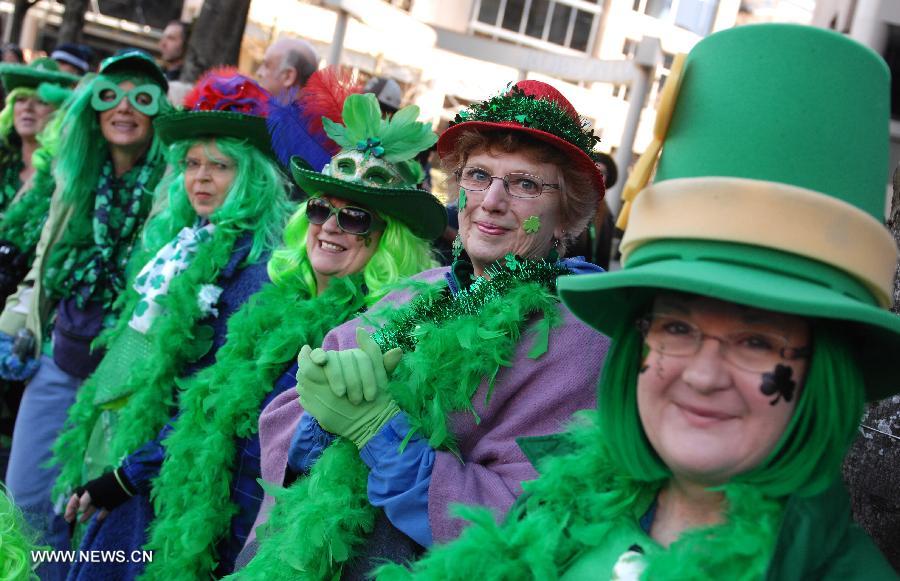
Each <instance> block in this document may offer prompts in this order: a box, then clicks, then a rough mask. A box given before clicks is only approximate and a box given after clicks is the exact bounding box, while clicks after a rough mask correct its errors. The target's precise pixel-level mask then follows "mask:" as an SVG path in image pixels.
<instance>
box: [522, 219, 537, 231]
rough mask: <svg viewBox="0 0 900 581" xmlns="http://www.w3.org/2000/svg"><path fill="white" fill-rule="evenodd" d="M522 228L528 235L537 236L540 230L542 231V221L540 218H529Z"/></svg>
mask: <svg viewBox="0 0 900 581" xmlns="http://www.w3.org/2000/svg"><path fill="white" fill-rule="evenodd" d="M522 228H524V229H525V233H526V234H535V233H536V232H537V231H538V230H540V229H541V219H540V217H538V216H529V217H528V218H526V219H525V221H524V222H522Z"/></svg>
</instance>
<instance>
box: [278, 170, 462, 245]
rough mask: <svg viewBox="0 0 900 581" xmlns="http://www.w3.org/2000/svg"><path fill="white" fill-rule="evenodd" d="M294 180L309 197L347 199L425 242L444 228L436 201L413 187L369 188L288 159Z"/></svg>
mask: <svg viewBox="0 0 900 581" xmlns="http://www.w3.org/2000/svg"><path fill="white" fill-rule="evenodd" d="M291 173H292V174H293V176H294V181H295V182H297V185H298V186H300V187H301V188H302V189H303V191H305V192H306V193H307V194H309V195H310V196H318V195H323V196H329V197H335V198H340V199H342V200H347V201H348V202H353V203H356V204H359V205H361V206H364V207H366V208H369V209H372V210H375V211H376V212H378V213H379V214H382V215H387V216H390V217H391V218H395V219H397V220H399V221H400V222H402V223H403V224H404V225H406V227H407V228H409V229H410V230H411V231H412V233H413V234H415V235H416V236H418V237H419V238H423V239H425V240H434V239H436V238H438V237H439V236H440V235H441V234H442V233H443V232H444V229H445V228H446V227H447V211H446V209H444V205H443V204H441V202H440V200H438V199H437V198H435V197H434V196H433V195H432V194H430V193H428V192H426V191H425V190H420V189H417V188H414V187H400V186H397V187H372V186H367V185H365V184H363V183H360V182H357V181H350V180H343V179H340V178H335V177H332V176H330V175H326V174H324V173H319V172H315V171H312V170H311V169H309V166H308V165H307V164H306V162H304V161H303V159H302V158H300V157H297V156H294V157H293V158H291Z"/></svg>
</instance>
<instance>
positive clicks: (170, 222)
mask: <svg viewBox="0 0 900 581" xmlns="http://www.w3.org/2000/svg"><path fill="white" fill-rule="evenodd" d="M157 91H158V88H157ZM151 93H153V92H152V91H149V90H148V89H147V88H146V87H137V88H135V89H133V90H131V92H130V93H129V94H127V95H126V97H127V98H128V99H129V100H133V101H134V103H133V104H134V105H135V106H136V107H137V106H142V107H143V106H146V105H147V103H146V99H145V98H146V97H148V96H152V95H151ZM114 94H116V87H115V86H106V87H102V88H101V89H100V90H99V91H97V92H95V96H96V97H97V98H98V99H99V100H100V101H101V102H105V100H106V99H108V98H111V97H110V95H114ZM157 96H158V93H157ZM121 97H122V94H121V91H120V92H119V94H118V95H117V96H116V97H115V98H121ZM268 98H269V95H268V93H266V92H265V91H264V90H263V89H262V88H260V87H259V86H258V85H257V84H256V83H255V82H253V81H252V80H250V79H248V78H246V77H243V76H241V75H238V74H236V72H233V71H231V70H229V69H220V70H215V71H213V72H211V73H208V74H207V75H205V76H204V77H203V78H201V79H200V81H198V83H197V85H196V87H195V88H194V89H193V91H192V92H191V93H190V94H189V95H188V96H187V99H186V103H187V110H186V111H181V112H176V113H172V114H168V115H164V116H162V117H160V118H158V119H157V120H155V121H154V126H155V129H156V132H157V134H158V136H159V138H160V139H161V140H162V141H163V143H165V144H167V145H169V146H170V149H169V159H170V161H171V163H172V165H173V166H175V171H174V172H172V173H171V174H170V175H169V177H168V178H167V179H166V180H165V181H164V182H163V184H162V185H161V186H160V188H161V189H162V190H164V191H166V192H167V194H168V204H167V205H166V207H165V209H163V210H162V211H161V212H160V213H159V214H157V215H155V216H153V217H152V218H151V220H150V221H149V222H148V224H147V226H146V228H145V231H144V234H143V236H142V239H141V247H140V251H139V252H138V253H136V254H135V256H134V258H133V259H132V265H133V268H134V270H133V272H132V277H133V278H132V281H131V285H130V287H129V288H128V289H127V290H126V292H125V294H124V297H123V298H122V303H124V307H123V308H122V316H121V317H120V318H119V320H118V322H117V324H116V326H115V327H114V328H113V329H112V330H111V331H110V332H109V333H108V334H107V335H105V336H104V338H103V341H104V343H105V345H106V346H107V351H106V354H105V355H104V357H103V360H102V361H101V362H100V365H99V366H98V368H97V370H96V371H95V372H94V373H93V374H92V375H91V376H90V377H88V378H87V380H85V382H84V384H83V385H82V386H81V388H80V389H79V391H78V397H77V398H76V401H75V404H74V405H73V406H72V407H71V408H70V410H69V415H68V419H67V421H66V425H65V429H64V430H63V432H62V433H61V434H60V436H59V438H58V440H57V442H56V443H55V445H54V447H53V452H54V463H56V464H60V465H61V473H60V476H59V478H58V479H57V482H56V486H55V488H54V493H53V497H54V498H58V497H63V498H68V500H69V502H68V506H67V508H66V513H65V517H66V519H67V520H69V521H70V522H72V521H74V516H75V512H76V509H78V508H79V505H80V508H81V509H82V511H85V512H84V514H83V517H82V519H81V521H82V522H86V521H87V518H88V517H89V516H90V514H91V513H93V512H94V511H93V509H92V508H90V507H93V506H98V507H102V508H104V509H106V510H110V509H112V508H115V507H117V506H118V505H119V504H122V503H124V502H125V501H126V500H128V499H129V496H130V495H131V494H133V493H134V492H135V491H136V489H137V487H138V485H139V484H145V481H146V480H148V477H145V476H144V475H143V474H140V473H138V476H135V472H129V471H128V470H127V468H124V467H119V465H120V461H121V459H122V458H125V463H126V465H128V464H129V462H130V460H131V459H132V456H129V454H132V453H134V452H135V451H136V450H137V449H138V448H140V447H141V446H142V445H144V444H145V443H146V442H147V441H149V440H153V438H154V437H155V436H156V435H157V434H158V432H159V430H160V429H161V428H163V426H164V425H165V423H166V421H167V420H168V418H169V417H170V415H171V412H172V409H173V408H172V401H173V400H176V399H177V393H176V382H177V380H179V378H183V377H189V376H191V375H192V374H194V373H196V372H197V371H198V370H199V369H202V368H203V367H205V366H208V365H209V364H211V363H212V362H213V361H215V359H216V355H217V351H218V349H219V348H220V347H221V346H222V345H223V344H224V342H225V334H226V324H227V321H228V320H229V319H230V317H231V316H232V315H233V314H234V313H235V312H236V311H237V310H238V309H239V308H240V307H241V306H242V305H243V304H244V303H245V302H246V301H247V299H248V298H249V297H250V296H251V295H252V294H254V293H255V292H256V291H258V290H259V289H260V288H261V287H262V285H263V284H264V283H265V282H267V281H268V276H267V274H266V262H267V260H268V258H269V256H270V253H271V251H272V249H273V247H274V246H275V244H276V242H277V240H278V239H279V237H280V236H281V232H282V230H283V228H284V224H285V223H286V222H287V219H288V217H289V215H290V212H291V209H292V206H291V204H290V202H289V201H288V199H287V193H286V192H287V188H286V184H285V181H284V179H283V177H282V173H281V170H280V168H279V166H278V163H277V160H276V159H275V158H274V156H273V155H272V152H271V147H270V144H269V136H268V133H267V131H266V118H265V113H266V111H267V107H268ZM156 447H157V448H158V447H159V446H158V444H157V445H156ZM144 455H145V456H146V455H147V454H144ZM82 484H84V486H80V485H82ZM73 491H74V493H73ZM150 517H151V509H150V505H149V503H148V502H147V499H146V498H145V497H141V498H133V499H130V500H129V502H128V504H127V505H125V506H119V507H118V508H117V510H115V511H113V513H112V516H111V517H110V518H108V519H106V520H105V521H104V522H103V523H102V524H101V523H100V522H96V523H93V524H92V525H91V526H90V527H89V529H88V531H87V533H86V535H85V537H84V540H83V542H82V545H81V548H82V549H84V550H111V549H117V548H124V549H132V550H133V549H136V548H139V547H140V546H141V544H142V543H143V540H144V538H143V529H144V528H145V527H146V525H147V523H148V521H149V519H150ZM99 520H101V519H98V521H99ZM132 531H136V534H132V535H129V533H131V532H132ZM134 536H136V537H137V538H136V539H133V538H132V537H134ZM123 567H124V569H123ZM120 569H121V570H120ZM127 571H128V568H127V566H125V565H120V566H119V569H116V570H115V574H119V575H125V576H127V574H128V573H127ZM113 573H114V572H113V571H103V570H94V569H93V565H92V564H90V563H84V564H81V563H80V564H79V565H77V566H76V567H75V568H74V569H73V571H72V572H71V574H70V575H71V576H72V577H74V578H78V577H85V578H96V576H97V575H103V574H113Z"/></svg>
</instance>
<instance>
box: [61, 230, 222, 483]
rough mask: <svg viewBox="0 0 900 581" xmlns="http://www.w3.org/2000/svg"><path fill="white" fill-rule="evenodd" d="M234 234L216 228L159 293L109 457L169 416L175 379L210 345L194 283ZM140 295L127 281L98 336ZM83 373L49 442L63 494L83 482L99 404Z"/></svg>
mask: <svg viewBox="0 0 900 581" xmlns="http://www.w3.org/2000/svg"><path fill="white" fill-rule="evenodd" d="M235 239H236V234H234V233H230V232H227V231H226V230H224V229H218V230H217V231H216V233H215V235H214V236H213V238H212V239H211V240H210V241H208V242H207V243H205V244H203V245H202V246H201V247H200V248H199V249H198V250H197V254H196V255H195V256H194V258H193V259H192V260H191V263H190V265H189V266H188V267H187V268H186V269H185V270H184V272H182V273H181V274H179V275H178V276H177V277H175V278H174V279H173V280H172V282H171V284H170V286H169V292H168V293H167V294H166V296H165V297H161V298H160V299H159V301H160V303H161V304H162V305H163V306H164V309H165V310H164V312H163V313H162V314H161V315H160V316H159V317H158V318H157V319H156V320H155V321H154V323H153V326H152V327H151V328H150V331H149V335H148V336H149V337H150V339H151V345H152V351H153V356H152V357H147V358H145V359H142V360H140V361H135V362H134V367H133V370H132V372H131V373H130V375H129V377H128V384H127V385H124V386H122V390H121V393H125V394H128V393H130V394H131V395H130V396H129V397H128V400H127V402H126V403H125V405H124V406H123V407H122V408H120V409H119V410H118V412H117V413H118V426H119V428H118V429H116V430H115V432H114V433H113V436H112V441H111V442H110V451H111V457H112V458H121V457H123V456H125V455H126V454H129V453H131V452H133V451H134V450H136V449H137V448H138V446H140V445H141V444H143V443H145V442H147V441H149V440H152V439H153V438H155V437H156V435H157V434H158V433H159V430H160V429H162V427H163V426H164V425H165V423H166V422H167V421H168V420H169V417H170V416H171V411H172V406H173V404H174V402H173V400H172V396H173V394H174V393H173V392H174V389H175V380H176V379H177V378H178V376H179V374H180V373H181V372H182V371H183V370H184V368H185V366H186V365H187V364H189V363H191V362H193V361H196V360H197V359H199V358H200V357H202V356H203V355H204V354H205V353H206V352H207V351H208V350H209V347H210V345H211V339H212V329H211V328H210V327H208V326H206V325H198V324H197V323H198V321H200V320H201V319H203V318H204V317H206V315H207V314H206V312H205V311H204V310H203V309H202V308H201V307H200V304H199V302H198V301H197V295H198V293H199V291H200V287H202V286H203V285H205V284H210V283H214V282H215V280H216V278H217V277H218V275H219V272H221V270H222V269H223V268H224V267H225V265H227V264H228V261H229V260H230V259H231V253H232V250H233V248H234V243H235ZM154 254H155V251H153V252H149V251H148V252H142V253H141V256H140V257H139V258H137V259H136V260H135V262H136V263H138V264H140V265H141V266H143V264H144V263H146V262H147V261H148V260H150V259H151V258H152V256H153V255H154ZM140 298H141V297H140V295H139V294H138V293H137V292H136V291H135V290H134V288H133V287H132V286H130V285H129V287H128V290H127V292H126V293H125V294H124V295H123V296H121V297H120V298H119V300H118V301H117V304H124V305H125V307H124V308H123V309H122V310H121V313H122V316H121V317H119V320H118V323H117V325H116V327H115V328H114V329H113V330H111V331H110V332H108V333H107V334H105V335H104V336H103V337H101V340H102V341H103V342H105V343H106V344H111V343H112V342H113V341H115V340H116V337H117V336H118V335H119V334H120V333H121V332H122V331H123V330H124V328H125V327H126V326H127V325H128V321H129V320H130V317H131V313H132V312H133V311H134V308H135V305H137V303H138V301H139V300H140ZM92 379H93V377H89V378H88V379H86V380H85V382H84V383H83V384H82V385H81V387H80V388H79V390H78V395H77V397H76V399H75V403H74V404H73V405H72V407H70V408H69V413H68V418H67V420H66V424H65V427H64V429H63V431H62V432H61V433H60V435H59V437H58V438H57V439H56V442H55V443H54V444H53V458H52V460H51V462H52V463H54V464H60V465H61V470H60V475H59V477H58V478H57V480H56V485H55V486H54V488H53V497H54V498H56V497H57V496H58V495H60V494H67V493H68V492H70V491H71V490H72V489H74V488H75V487H77V486H79V485H80V484H83V482H82V466H83V464H84V454H85V452H86V450H87V447H88V441H89V439H90V435H91V432H92V431H93V429H94V424H95V423H96V421H97V419H98V418H99V416H100V412H101V410H100V409H98V407H97V406H96V405H95V404H94V397H95V395H96V393H97V384H96V383H95V382H94V381H92Z"/></svg>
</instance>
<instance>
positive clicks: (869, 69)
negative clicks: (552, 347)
mask: <svg viewBox="0 0 900 581" xmlns="http://www.w3.org/2000/svg"><path fill="white" fill-rule="evenodd" d="M810 46H815V47H816V54H815V55H811V54H810V53H809V51H808V50H807V48H808V47H810ZM748 51H752V52H753V54H754V58H753V59H750V60H748V59H747V58H746V55H747V54H748ZM821 58H826V59H827V60H828V62H830V63H840V64H836V69H835V70H834V71H833V72H834V74H835V76H834V77H832V78H830V79H827V78H824V77H822V75H821V74H819V73H818V72H816V71H815V69H813V68H810V65H811V64H812V62H813V61H818V59H821ZM682 62H683V69H682ZM761 76H765V78H766V79H767V81H768V82H767V83H766V86H765V87H763V86H761V85H760V84H759V83H757V82H756V81H755V79H759V78H761ZM680 79H683V81H680ZM836 79H842V80H841V81H840V82H836V81H835V80H836ZM889 82H890V81H889V77H888V71H887V67H886V66H885V64H884V62H883V61H881V59H880V58H879V57H878V56H877V55H876V54H875V53H874V52H872V51H871V50H869V49H868V48H866V47H863V46H862V45H858V44H856V43H855V42H853V41H851V40H849V39H847V38H845V37H843V36H841V35H839V34H836V33H834V32H832V31H828V30H822V29H815V28H809V27H799V26H788V25H757V26H746V27H740V28H736V29H732V30H727V31H724V32H720V33H717V34H714V35H712V36H710V37H709V38H707V39H705V40H703V41H701V42H700V43H699V44H697V46H696V47H694V49H693V51H692V52H691V53H690V55H688V57H687V59H686V60H684V61H682V57H681V56H679V57H678V58H676V64H675V66H674V67H673V71H672V75H670V77H669V81H668V84H667V85H666V89H664V92H663V99H662V104H661V105H660V108H659V110H660V111H669V112H670V115H671V118H668V117H662V118H660V119H658V120H657V123H656V128H657V131H658V133H657V135H656V138H657V140H658V141H657V142H656V143H658V144H662V157H661V158H660V160H659V166H658V168H656V178H655V183H654V184H652V185H651V186H649V187H647V188H645V189H643V191H641V189H642V188H643V186H644V185H645V183H646V177H645V178H644V180H643V182H642V181H641V180H632V181H631V183H630V184H629V186H628V187H627V188H626V193H625V199H626V200H629V205H630V203H631V202H630V200H633V206H632V207H631V208H630V217H628V218H627V229H626V233H625V237H624V239H623V240H622V254H623V259H624V262H625V266H624V269H623V270H621V271H619V272H614V273H610V274H607V275H605V276H602V277H599V276H585V277H571V278H568V279H562V280H560V283H559V289H560V295H561V297H562V299H563V302H564V303H565V304H567V305H568V306H569V307H570V308H571V309H572V311H573V312H574V313H575V314H576V315H577V316H578V317H580V318H582V319H583V320H585V321H587V322H588V323H589V324H590V325H591V326H594V327H595V328H597V329H600V330H602V331H604V332H606V333H608V334H610V336H612V338H613V347H612V348H611V350H610V353H609V355H608V362H607V365H606V367H605V369H604V371H603V378H602V380H601V382H600V386H599V396H598V398H599V402H598V410H597V411H596V412H595V413H591V414H586V415H585V416H584V417H582V418H581V420H582V421H580V422H576V423H574V424H573V425H572V427H570V429H569V430H568V431H567V432H566V433H564V434H561V435H560V436H559V437H557V438H545V439H543V440H541V441H531V442H528V441H526V442H524V443H523V446H524V447H525V448H526V451H527V452H528V454H529V458H531V459H532V461H533V462H534V463H535V466H536V467H537V469H538V471H539V472H540V473H541V477H540V478H539V479H538V480H536V481H534V482H530V483H526V485H525V494H524V495H523V497H522V500H521V502H519V503H518V504H517V505H516V506H515V507H514V509H513V511H511V513H510V515H509V517H508V519H507V521H506V524H505V525H503V526H497V525H496V524H494V522H493V521H492V520H491V519H490V517H489V516H488V515H485V514H481V513H479V512H477V511H469V512H468V513H467V515H468V517H470V518H472V519H473V520H474V522H473V524H472V525H471V526H470V527H469V528H468V529H467V530H466V531H465V532H464V533H463V535H462V536H461V538H460V539H459V540H458V541H457V542H454V543H451V544H449V545H447V546H445V547H441V548H438V549H436V550H435V551H434V552H433V553H432V554H431V555H429V556H427V557H426V558H425V559H423V560H422V561H420V562H419V563H417V564H416V565H415V566H414V567H413V574H412V575H410V574H409V572H408V571H406V570H404V569H402V568H401V567H392V568H391V571H389V572H387V571H386V572H384V578H390V579H404V578H408V577H414V578H422V579H437V578H439V579H471V578H472V577H473V576H475V575H478V576H479V577H482V578H486V579H565V580H573V581H574V580H581V579H654V580H656V579H661V580H664V579H756V580H758V579H771V580H791V579H896V578H897V575H896V573H895V572H893V571H892V570H891V568H890V566H889V565H888V564H887V562H886V561H885V560H884V558H883V557H882V556H881V555H880V554H879V553H878V550H877V549H876V548H875V546H874V545H873V544H872V542H871V541H870V540H869V539H868V538H867V537H866V536H865V534H864V533H863V532H862V531H861V530H860V529H859V528H858V527H857V526H856V525H855V524H853V523H852V521H851V518H850V510H849V508H850V507H849V502H848V499H847V495H846V492H845V491H844V490H843V484H842V477H841V464H842V461H843V457H844V454H845V453H846V451H847V449H848V447H849V445H850V443H851V442H852V440H853V439H854V437H855V435H856V434H857V432H858V422H859V419H860V416H861V414H862V410H863V405H864V402H865V400H866V399H870V400H872V399H881V398H884V397H887V396H889V395H890V394H892V393H896V392H897V391H898V385H897V381H896V379H897V378H896V375H892V373H891V371H892V370H891V367H890V365H887V364H886V362H888V361H893V360H896V359H897V357H898V356H900V319H898V318H897V316H896V315H894V314H893V313H890V312H888V311H887V310H886V307H888V306H889V305H890V302H891V299H890V296H891V289H892V286H893V284H892V279H893V277H894V271H895V268H896V264H897V262H896V261H897V247H896V244H895V242H894V240H893V239H892V237H891V235H890V234H889V233H888V232H887V231H886V230H885V228H884V226H883V224H882V216H883V211H884V168H885V166H886V164H887V160H888V151H887V147H886V146H885V144H886V136H887V127H888V124H887V120H888V115H889V110H890V109H889V104H890V100H889V95H890V92H889V87H890V85H889ZM679 85H680V89H679ZM776 87H777V88H776ZM734 95H741V99H740V100H738V101H735V99H734V98H733V96H734ZM676 97H677V104H676V101H675V99H676ZM811 103H814V105H812V106H811ZM673 110H674V114H672V113H671V111H673ZM826 126H827V129H823V128H824V127H826ZM666 128H668V132H667V133H666ZM735 135H743V136H747V137H748V138H747V139H745V140H735V139H734V136H735ZM750 136H752V138H750ZM848 144H852V150H853V155H851V157H850V158H848V159H845V160H844V161H845V162H846V163H843V164H841V167H840V168H837V167H835V166H834V164H833V163H832V162H831V161H830V160H828V159H824V158H821V157H820V156H819V155H818V152H819V151H829V150H833V149H834V148H837V147H846V146H847V145H848ZM657 153H659V148H658V147H655V148H651V149H650V151H649V152H648V154H647V155H648V158H647V159H646V160H645V161H644V163H649V165H647V166H646V167H647V169H648V172H647V174H645V175H649V173H650V170H652V169H653V163H652V162H654V161H655V156H656V154H657ZM799 160H802V161H799ZM639 165H643V164H639ZM638 192H640V193H639V194H638ZM633 194H638V195H637V196H636V198H635V197H634V196H633ZM626 216H628V213H627V209H626ZM834 224H840V225H841V232H842V233H843V234H845V235H849V237H851V238H852V239H854V240H855V241H856V242H855V243H853V244H847V243H846V240H847V237H845V236H843V235H842V236H835V235H834V230H833V225H834ZM581 356H585V357H586V356H590V353H582V354H581Z"/></svg>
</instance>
